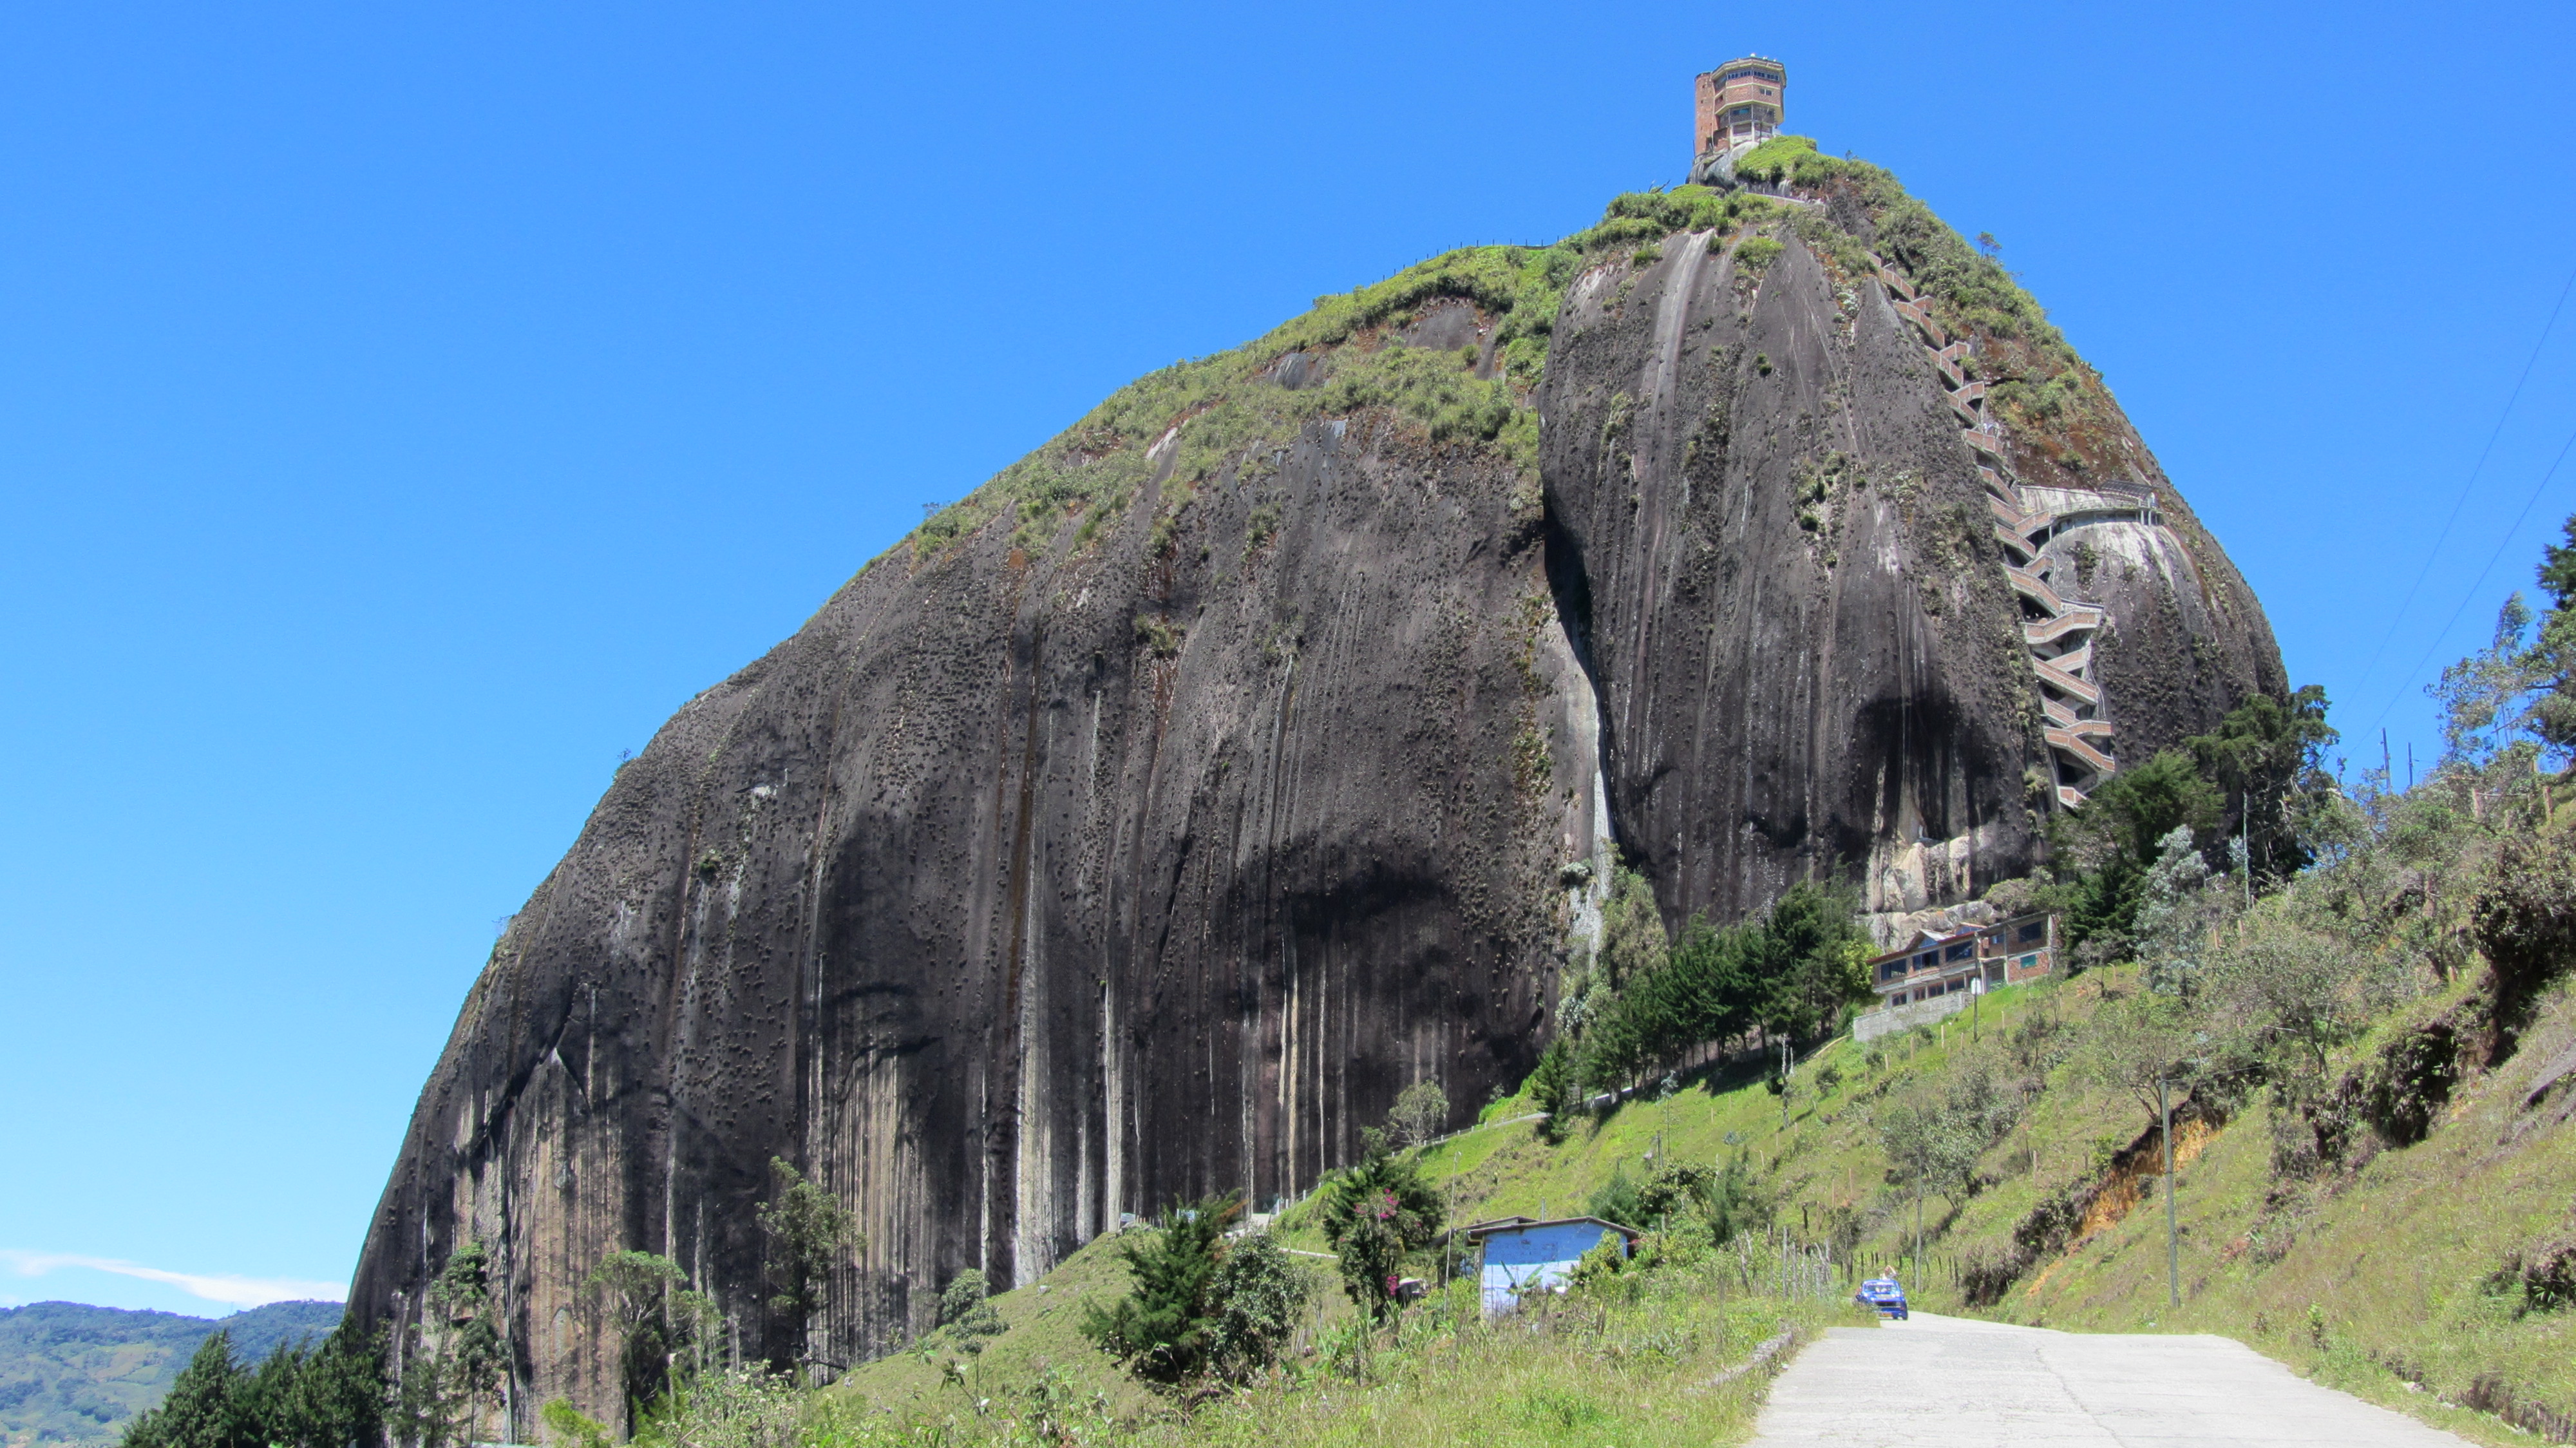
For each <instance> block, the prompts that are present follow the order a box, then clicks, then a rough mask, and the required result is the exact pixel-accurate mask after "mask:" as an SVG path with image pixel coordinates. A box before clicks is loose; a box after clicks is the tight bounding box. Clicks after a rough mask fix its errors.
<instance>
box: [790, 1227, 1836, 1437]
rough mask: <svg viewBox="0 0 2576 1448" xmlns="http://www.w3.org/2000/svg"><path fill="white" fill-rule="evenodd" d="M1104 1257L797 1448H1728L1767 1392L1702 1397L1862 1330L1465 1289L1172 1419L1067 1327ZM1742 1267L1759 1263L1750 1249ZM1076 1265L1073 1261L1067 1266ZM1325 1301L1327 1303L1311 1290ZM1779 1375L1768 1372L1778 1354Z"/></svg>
mask: <svg viewBox="0 0 2576 1448" xmlns="http://www.w3.org/2000/svg"><path fill="white" fill-rule="evenodd" d="M1108 1245H1109V1244H1108V1243H1106V1242H1101V1243H1095V1244H1093V1245H1092V1246H1091V1247H1088V1248H1085V1249H1084V1252H1083V1253H1082V1254H1079V1255H1078V1256H1077V1257H1076V1258H1073V1259H1068V1260H1067V1262H1066V1263H1065V1264H1064V1265H1063V1266H1062V1267H1059V1268H1058V1269H1057V1271H1056V1272H1055V1273H1053V1274H1050V1276H1049V1278H1048V1282H1049V1283H1050V1284H1051V1285H1053V1286H1054V1287H1055V1288H1056V1291H1054V1292H1050V1293H1048V1294H1046V1296H1047V1297H1050V1298H1052V1297H1058V1296H1063V1297H1066V1298H1068V1299H1072V1300H1067V1301H1062V1302H1055V1303H1050V1304H1047V1305H1044V1306H1040V1305H1038V1304H1039V1303H1040V1302H1042V1301H1043V1299H1038V1298H1035V1297H1033V1295H1032V1293H1031V1292H1030V1291H1029V1290H1026V1289H1024V1290H1023V1291H1021V1292H1017V1293H1009V1294H1005V1295H1004V1296H1003V1297H1001V1298H996V1299H995V1301H996V1302H997V1303H1001V1304H1003V1314H1004V1316H1005V1317H1006V1318H1007V1319H1009V1320H1010V1321H1011V1324H1012V1325H1011V1328H1010V1330H1009V1331H1008V1332H1006V1333H1004V1334H1003V1335H1002V1337H1000V1338H998V1339H996V1340H995V1341H994V1344H993V1346H992V1347H990V1348H988V1349H987V1350H986V1351H985V1353H984V1355H983V1361H981V1362H980V1363H978V1364H976V1365H975V1366H973V1367H971V1368H969V1369H968V1371H967V1372H966V1374H965V1376H964V1378H963V1379H962V1380H945V1381H943V1378H942V1368H941V1367H940V1366H938V1365H934V1364H932V1363H927V1362H921V1361H918V1360H917V1355H913V1354H907V1355H905V1357H903V1358H900V1359H889V1360H887V1361H886V1362H881V1363H874V1364H870V1365H869V1366H867V1367H865V1368H862V1369H859V1370H857V1371H855V1372H853V1373H851V1374H850V1375H849V1376H848V1377H847V1378H845V1379H843V1380H842V1383H841V1384H840V1385H839V1386H838V1387H836V1388H834V1389H832V1390H831V1391H830V1392H829V1393H828V1394H826V1395H825V1398H824V1401H823V1403H822V1404H821V1405H820V1406H819V1408H818V1410H816V1411H814V1412H812V1413H811V1414H810V1416H809V1430H808V1443H809V1444H810V1445H811V1448H875V1445H880V1444H885V1445H891V1444H922V1445H927V1444H932V1443H938V1444H968V1443H973V1444H1020V1443H1063V1442H1068V1441H1070V1442H1085V1443H1122V1444H1137V1445H1172V1448H1181V1445H1194V1448H1195V1445H1205V1448H1220V1445H1238V1444H1240V1445H1255V1444H1259V1445H1272V1444H1279V1445H1312V1448H1325V1445H1336V1448H1339V1445H1349V1448H1362V1445H1370V1448H1374V1445H1386V1448H1399V1445H1406V1448H1409V1445H1419V1444H1431V1443H1465V1442H1476V1443H1481V1444H1490V1445H1495V1448H1554V1445H1577V1444H1580V1445H1593V1444H1603V1443H1614V1444H1622V1445H1636V1448H1664V1445H1672V1448H1680V1445H1685V1444H1687V1445H1693V1448H1699V1445H1707V1444H1711V1443H1729V1442H1740V1441H1742V1440H1743V1439H1744V1438H1745V1437H1747V1436H1749V1434H1750V1431H1751V1427H1752V1422H1753V1416H1754V1414H1755V1412H1756V1411H1757V1409H1758V1407H1759V1405H1760V1401H1761V1395H1762V1392H1763V1389H1764V1387H1765V1386H1766V1384H1767V1378H1766V1377H1765V1376H1764V1375H1762V1374H1760V1373H1755V1374H1750V1375H1746V1376H1742V1377H1738V1378H1735V1379H1733V1380H1731V1381H1729V1382H1725V1383H1722V1384H1717V1383H1714V1382H1713V1380H1715V1379H1717V1378H1718V1377H1719V1376H1720V1375H1721V1374H1722V1373H1724V1372H1725V1370H1727V1369H1729V1368H1733V1367H1736V1366H1738V1365H1740V1364H1742V1363H1744V1362H1745V1361H1746V1360H1747V1358H1748V1357H1749V1356H1750V1355H1751V1353H1752V1351H1753V1349H1754V1348H1755V1347H1756V1346H1757V1345H1758V1344H1760V1343H1761V1342H1762V1341H1763V1340H1765V1339H1767V1338H1769V1337H1771V1336H1773V1335H1774V1334H1776V1333H1778V1332H1779V1331H1781V1330H1782V1329H1783V1328H1784V1327H1788V1326H1790V1325H1792V1324H1794V1325H1795V1327H1796V1329H1797V1331H1798V1333H1799V1334H1800V1337H1801V1340H1803V1339H1805V1338H1811V1337H1812V1336H1814V1334H1815V1333H1816V1332H1817V1331H1819V1330H1821V1329H1822V1328H1824V1327H1826V1326H1829V1325H1834V1324H1857V1323H1861V1322H1864V1321H1866V1320H1867V1319H1865V1318H1864V1317H1863V1316H1862V1315H1861V1314H1860V1313H1858V1312H1857V1311H1856V1310H1854V1309H1852V1308H1851V1307H1849V1306H1848V1305H1847V1304H1844V1303H1842V1302H1840V1301H1839V1300H1833V1301H1816V1300H1812V1299H1810V1300H1800V1301H1795V1302H1792V1301H1786V1300H1783V1299H1781V1298H1779V1297H1777V1296H1773V1295H1769V1294H1768V1292H1767V1291H1766V1290H1748V1283H1751V1282H1754V1281H1755V1280H1756V1279H1758V1278H1760V1276H1761V1273H1760V1272H1759V1271H1758V1264H1756V1268H1757V1270H1755V1271H1753V1272H1752V1273H1750V1274H1749V1275H1748V1274H1747V1273H1746V1272H1745V1271H1743V1270H1741V1268H1740V1267H1739V1266H1738V1265H1737V1264H1733V1263H1731V1262H1725V1261H1719V1262H1711V1263H1704V1264H1701V1265H1700V1266H1698V1267H1694V1268H1676V1269H1672V1270H1670V1271H1666V1272H1661V1273H1655V1274H1650V1275H1649V1274H1636V1275H1633V1276H1631V1277H1628V1278H1624V1279H1622V1280H1621V1281H1618V1282H1615V1283H1613V1284H1611V1286H1610V1288H1609V1289H1608V1290H1606V1291H1603V1292H1600V1293H1577V1294H1574V1295H1571V1296H1569V1297H1566V1298H1564V1299H1560V1300H1557V1301H1554V1302H1549V1303H1544V1304H1542V1305H1540V1306H1538V1307H1535V1308H1533V1309H1532V1310H1530V1311H1528V1312H1526V1313H1525V1314H1522V1315H1520V1316H1517V1317H1513V1318H1506V1319H1501V1320H1498V1321H1497V1322H1494V1323H1487V1322H1486V1321H1484V1320H1483V1317H1482V1314H1481V1313H1480V1312H1478V1311H1477V1309H1476V1302H1475V1293H1474V1290H1473V1288H1472V1286H1471V1285H1470V1284H1467V1283H1458V1284H1455V1285H1454V1286H1453V1287H1452V1289H1451V1290H1450V1291H1449V1292H1447V1293H1446V1294H1444V1295H1443V1296H1441V1297H1439V1298H1436V1299H1434V1300H1433V1301H1431V1302H1427V1303H1422V1304H1417V1305H1416V1306H1415V1307H1413V1308H1412V1309H1409V1310H1408V1312H1407V1313H1406V1315H1405V1318H1404V1321H1403V1324H1402V1325H1401V1326H1400V1327H1398V1328H1396V1329H1393V1330H1391V1331H1385V1332H1379V1333H1374V1334H1372V1333H1369V1332H1367V1331H1365V1330H1364V1329H1362V1328H1361V1327H1360V1326H1359V1324H1358V1323H1357V1322H1356V1320H1355V1319H1354V1318H1352V1317H1351V1316H1350V1315H1349V1313H1348V1310H1347V1305H1346V1304H1344V1305H1343V1306H1342V1309H1341V1310H1340V1311H1339V1312H1335V1313H1327V1314H1326V1315H1325V1317H1324V1320H1323V1323H1322V1325H1321V1327H1320V1329H1318V1330H1316V1331H1313V1332H1310V1333H1307V1334H1301V1340H1300V1343H1299V1344H1298V1345H1297V1347H1296V1349H1295V1350H1294V1351H1293V1353H1292V1356H1291V1357H1290V1359H1289V1361H1288V1362H1287V1363H1286V1364H1284V1365H1283V1366H1282V1367H1281V1368H1280V1369H1278V1370H1276V1371H1274V1372H1273V1373H1271V1374H1270V1375H1268V1376H1266V1377H1264V1378H1263V1379H1261V1380H1259V1381H1257V1382H1255V1383H1252V1384H1250V1385H1247V1386H1245V1387H1243V1388H1240V1389H1236V1390H1231V1391H1223V1392H1219V1393H1217V1394H1215V1395H1214V1396H1212V1397H1206V1398H1203V1399H1202V1400H1200V1401H1197V1402H1195V1403H1191V1404H1188V1405H1186V1406H1185V1405H1182V1404H1178V1403H1174V1402H1172V1401H1170V1400H1166V1399H1159V1398H1154V1397H1150V1396H1148V1395H1146V1394H1144V1393H1143V1392H1141V1391H1140V1390H1138V1389H1137V1388H1136V1387H1135V1385H1134V1384H1133V1383H1132V1382H1128V1381H1125V1380H1124V1379H1122V1378H1120V1377H1119V1376H1118V1375H1117V1373H1116V1369H1115V1368H1114V1367H1113V1366H1112V1365H1110V1364H1109V1363H1107V1362H1106V1361H1105V1360H1104V1359H1101V1358H1100V1357H1099V1356H1098V1355H1097V1353H1096V1352H1094V1351H1093V1350H1092V1349H1091V1348H1090V1347H1089V1345H1088V1344H1087V1343H1084V1342H1082V1341H1081V1339H1080V1337H1079V1334H1078V1333H1076V1332H1074V1331H1072V1329H1071V1323H1072V1322H1073V1321H1075V1320H1076V1319H1077V1316H1078V1310H1077V1309H1076V1308H1075V1307H1074V1305H1073V1301H1074V1300H1080V1299H1083V1298H1087V1297H1092V1296H1095V1295H1097V1294H1101V1293H1107V1292H1111V1291H1113V1290H1114V1289H1115V1288H1116V1287H1117V1286H1118V1285H1119V1284H1118V1281H1117V1278H1118V1274H1117V1273H1116V1271H1115V1270H1114V1266H1113V1270H1110V1271H1107V1272H1104V1271H1103V1270H1102V1264H1103V1263H1109V1262H1111V1261H1112V1259H1111V1257H1110V1254H1109V1253H1108V1252H1106V1251H1105V1250H1104V1249H1105V1248H1106V1247H1107V1246H1108ZM1757 1255H1758V1254H1757ZM1086 1259H1088V1260H1086ZM1330 1296H1331V1297H1333V1298H1334V1299H1335V1300H1336V1301H1338V1300H1339V1297H1340V1294H1339V1292H1338V1291H1333V1292H1331V1293H1330ZM1780 1361H1783V1362H1785V1361H1786V1358H1785V1357H1783V1358H1782V1359H1780Z"/></svg>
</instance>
